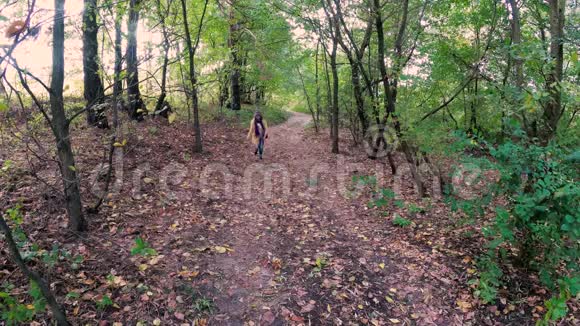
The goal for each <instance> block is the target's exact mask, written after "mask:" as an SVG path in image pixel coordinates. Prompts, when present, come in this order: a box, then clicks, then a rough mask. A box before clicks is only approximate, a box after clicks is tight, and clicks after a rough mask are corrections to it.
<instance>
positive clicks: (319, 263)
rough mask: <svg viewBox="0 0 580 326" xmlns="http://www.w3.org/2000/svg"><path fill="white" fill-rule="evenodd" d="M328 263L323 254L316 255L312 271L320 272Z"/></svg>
mask: <svg viewBox="0 0 580 326" xmlns="http://www.w3.org/2000/svg"><path fill="white" fill-rule="evenodd" d="M327 265H328V260H326V257H324V256H318V257H316V261H315V262H314V268H313V269H312V271H314V272H315V273H320V271H322V270H323V269H324V268H325V267H326V266H327Z"/></svg>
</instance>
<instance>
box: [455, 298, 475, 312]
mask: <svg viewBox="0 0 580 326" xmlns="http://www.w3.org/2000/svg"><path fill="white" fill-rule="evenodd" d="M456 303H457V306H458V307H459V308H460V309H461V311H463V312H468V311H469V309H471V303H470V302H467V301H462V300H457V301H456Z"/></svg>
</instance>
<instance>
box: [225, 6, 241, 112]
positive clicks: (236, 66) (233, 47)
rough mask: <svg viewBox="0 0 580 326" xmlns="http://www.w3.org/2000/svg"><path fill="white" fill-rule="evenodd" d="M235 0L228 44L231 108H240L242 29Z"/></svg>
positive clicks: (231, 8)
mask: <svg viewBox="0 0 580 326" xmlns="http://www.w3.org/2000/svg"><path fill="white" fill-rule="evenodd" d="M234 5H235V0H232V3H231V5H230V35H229V38H228V46H229V48H230V54H231V58H232V68H231V69H232V71H231V73H230V82H231V93H232V94H231V95H232V101H231V104H230V105H231V109H232V110H236V111H237V110H240V109H241V108H242V104H241V101H242V99H241V95H240V66H241V63H240V53H239V49H238V37H239V30H240V23H239V22H238V21H237V20H236V17H235V13H234Z"/></svg>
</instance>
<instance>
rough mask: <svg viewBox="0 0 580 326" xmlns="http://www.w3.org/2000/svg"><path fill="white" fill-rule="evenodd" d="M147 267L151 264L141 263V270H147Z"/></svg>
mask: <svg viewBox="0 0 580 326" xmlns="http://www.w3.org/2000/svg"><path fill="white" fill-rule="evenodd" d="M147 268H149V266H147V264H141V265H139V270H140V271H144V270H146V269H147Z"/></svg>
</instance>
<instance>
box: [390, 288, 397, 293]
mask: <svg viewBox="0 0 580 326" xmlns="http://www.w3.org/2000/svg"><path fill="white" fill-rule="evenodd" d="M389 292H391V293H397V289H395V288H390V289H389Z"/></svg>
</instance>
